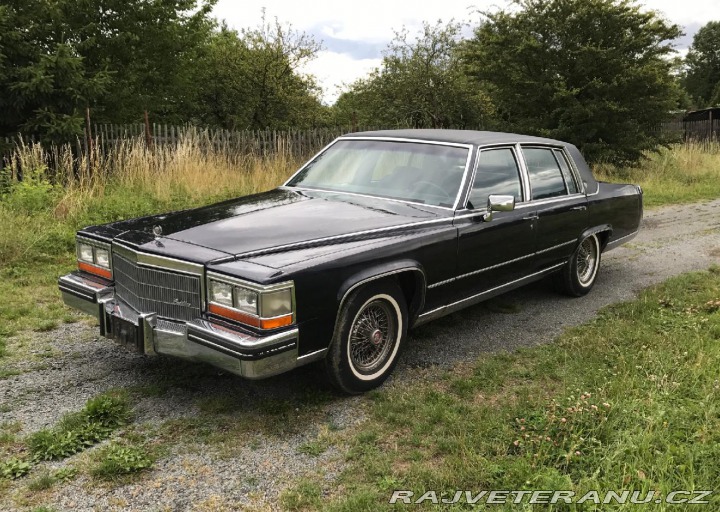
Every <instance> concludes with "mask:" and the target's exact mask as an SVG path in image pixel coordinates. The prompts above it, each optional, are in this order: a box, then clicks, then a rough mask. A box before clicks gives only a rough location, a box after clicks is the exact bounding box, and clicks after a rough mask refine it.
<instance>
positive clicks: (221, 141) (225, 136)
mask: <svg viewBox="0 0 720 512" xmlns="http://www.w3.org/2000/svg"><path fill="white" fill-rule="evenodd" d="M369 129H375V128H358V127H351V126H333V127H327V128H311V129H295V130H237V131H233V130H223V129H213V128H198V127H196V126H192V125H183V126H175V125H167V124H157V123H153V124H148V125H144V124H142V123H137V124H120V125H118V124H95V125H92V126H91V127H90V130H89V132H88V128H85V130H84V133H83V135H82V136H80V137H77V139H76V140H75V141H74V142H72V143H69V144H71V145H72V146H75V147H74V148H73V149H74V150H75V151H74V152H77V153H78V154H79V155H80V154H85V153H87V152H88V151H89V150H90V149H92V148H91V146H97V148H96V149H99V150H100V152H101V153H104V152H106V151H108V150H110V149H112V148H113V146H115V145H117V144H118V143H120V142H126V141H128V140H131V139H142V140H144V141H145V142H146V144H147V145H148V146H168V145H169V146H175V145H177V144H179V143H181V142H182V141H187V140H192V141H193V142H194V143H197V144H200V145H201V146H202V147H204V148H207V149H208V150H210V149H213V150H215V151H218V152H227V153H228V154H230V155H233V156H237V155H245V156H261V157H267V156H272V155H278V154H282V155H287V156H291V157H305V156H309V155H312V154H314V153H316V152H317V151H319V150H320V149H322V148H323V147H324V146H326V145H327V144H329V143H330V142H332V141H333V140H334V139H335V138H337V137H339V136H340V135H343V134H345V133H349V132H352V131H363V130H369ZM0 142H1V140H0ZM35 142H42V141H41V140H40V139H39V138H37V137H35V136H33V135H20V134H19V135H18V136H17V137H5V138H4V143H5V144H4V147H5V150H6V151H7V150H8V149H12V147H13V146H16V145H18V144H23V143H24V144H32V143H35Z"/></svg>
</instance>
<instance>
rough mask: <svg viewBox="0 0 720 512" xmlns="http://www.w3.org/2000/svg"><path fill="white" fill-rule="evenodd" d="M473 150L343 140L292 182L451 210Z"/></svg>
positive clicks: (411, 143)
mask: <svg viewBox="0 0 720 512" xmlns="http://www.w3.org/2000/svg"><path fill="white" fill-rule="evenodd" d="M468 152H469V149H468V148H463V147H455V146H443V145H437V144H423V143H418V142H393V141H383V140H340V141H338V142H336V143H335V144H333V145H332V146H330V148H328V149H327V150H326V151H325V152H323V153H322V154H321V155H320V156H318V157H317V158H316V159H315V160H313V161H312V162H310V163H309V164H308V165H307V166H306V167H305V168H304V169H303V170H302V171H301V172H299V173H298V174H297V175H296V176H295V177H294V178H293V179H292V180H290V182H289V183H288V185H289V186H291V187H306V188H318V189H323V190H332V191H337V192H352V193H356V194H367V195H372V196H377V197H387V198H390V199H401V200H404V201H411V202H414V203H422V204H429V205H434V206H444V207H448V208H451V207H452V206H453V205H454V204H455V198H456V197H457V194H458V190H459V189H460V183H461V181H462V176H463V173H464V172H465V164H466V162H467V158H468Z"/></svg>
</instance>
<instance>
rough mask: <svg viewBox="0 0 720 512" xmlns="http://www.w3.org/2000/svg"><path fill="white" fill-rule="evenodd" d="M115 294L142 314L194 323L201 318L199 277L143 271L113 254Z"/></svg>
mask: <svg viewBox="0 0 720 512" xmlns="http://www.w3.org/2000/svg"><path fill="white" fill-rule="evenodd" d="M113 273H114V277H115V293H116V294H117V296H118V297H119V298H121V299H122V300H124V301H125V302H127V303H128V304H129V305H130V306H132V307H133V308H135V309H136V310H138V311H140V312H141V313H156V314H157V316H159V317H163V318H174V319H176V320H192V319H193V318H197V317H199V316H200V309H201V287H200V276H191V275H186V274H180V273H177V272H173V271H167V270H159V269H156V268H149V267H141V266H138V265H137V264H136V263H135V262H132V261H130V260H128V259H127V258H124V257H123V256H122V255H120V254H118V253H117V252H114V253H113Z"/></svg>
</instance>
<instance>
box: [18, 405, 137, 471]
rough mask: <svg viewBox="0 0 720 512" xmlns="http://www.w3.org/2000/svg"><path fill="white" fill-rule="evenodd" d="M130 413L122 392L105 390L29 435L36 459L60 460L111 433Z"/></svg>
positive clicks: (32, 453) (33, 455) (29, 444)
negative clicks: (78, 408)
mask: <svg viewBox="0 0 720 512" xmlns="http://www.w3.org/2000/svg"><path fill="white" fill-rule="evenodd" d="M129 417H130V408H129V405H128V402H127V398H126V397H125V395H124V394H122V393H105V394H102V395H99V396H97V397H95V398H92V399H90V400H88V402H87V403H86V404H85V407H84V408H83V409H82V410H81V411H79V412H75V413H69V414H65V415H64V416H63V417H62V419H61V420H60V422H59V423H58V424H57V425H56V426H55V427H53V428H49V429H43V430H39V431H38V432H35V433H34V434H32V435H31V436H30V437H29V438H28V439H27V446H28V449H29V452H30V454H31V456H32V458H33V459H34V460H58V459H63V458H65V457H68V456H70V455H72V454H74V453H77V452H79V451H82V450H84V449H85V448H87V447H89V446H92V445H94V444H96V443H98V442H100V441H102V440H104V439H107V438H108V437H110V434H112V433H113V432H114V431H115V430H117V429H118V428H119V427H121V426H122V425H125V424H126V423H127V421H128V419H129Z"/></svg>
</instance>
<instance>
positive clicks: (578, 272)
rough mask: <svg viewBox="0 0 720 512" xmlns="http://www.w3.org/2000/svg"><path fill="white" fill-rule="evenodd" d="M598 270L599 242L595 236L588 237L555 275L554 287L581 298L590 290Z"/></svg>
mask: <svg viewBox="0 0 720 512" xmlns="http://www.w3.org/2000/svg"><path fill="white" fill-rule="evenodd" d="M599 268H600V240H598V237H597V235H590V236H588V237H587V238H585V239H584V240H583V241H582V242H580V245H578V247H577V249H575V252H574V253H573V255H572V257H571V258H570V260H569V261H568V262H567V265H565V267H563V270H562V271H561V272H560V273H559V274H558V275H557V277H556V280H555V282H556V285H557V287H558V288H559V289H560V291H562V292H564V293H566V294H568V295H571V296H573V297H581V296H583V295H585V294H587V293H588V292H589V291H590V290H591V289H592V287H593V285H594V284H595V279H596V278H597V273H598V269H599Z"/></svg>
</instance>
